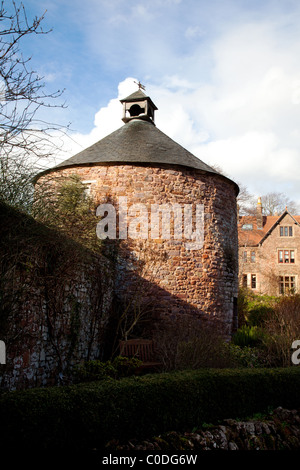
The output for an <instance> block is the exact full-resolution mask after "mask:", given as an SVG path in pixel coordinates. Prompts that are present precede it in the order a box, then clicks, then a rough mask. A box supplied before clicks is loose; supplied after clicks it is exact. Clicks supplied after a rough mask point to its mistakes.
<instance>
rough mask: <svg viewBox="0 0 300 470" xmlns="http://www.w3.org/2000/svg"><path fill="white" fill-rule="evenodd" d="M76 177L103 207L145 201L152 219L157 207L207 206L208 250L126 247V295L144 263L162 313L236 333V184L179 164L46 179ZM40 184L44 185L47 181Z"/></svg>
mask: <svg viewBox="0 0 300 470" xmlns="http://www.w3.org/2000/svg"><path fill="white" fill-rule="evenodd" d="M75 173H76V174H77V175H79V176H80V177H81V178H82V180H83V181H88V182H89V183H88V185H89V187H90V191H91V195H92V196H93V197H94V198H95V200H96V202H97V204H101V203H105V202H107V201H110V202H112V203H113V204H115V205H116V204H117V201H118V197H119V196H125V197H127V204H128V207H130V206H131V205H132V204H135V203H142V204H145V205H146V206H147V207H148V208H149V213H150V207H151V204H166V203H169V204H175V203H177V204H180V205H184V204H194V205H195V204H203V205H204V212H205V219H204V230H205V231H204V235H205V238H204V246H203V248H202V249H200V250H187V249H186V245H185V243H184V241H182V240H175V239H173V238H172V237H171V238H170V239H169V240H164V239H156V240H152V239H147V240H140V241H138V240H133V241H130V240H129V241H127V242H122V244H121V248H122V247H123V250H121V251H120V253H119V254H121V253H122V256H119V258H118V260H119V269H118V273H119V284H118V285H119V293H120V295H121V296H126V295H127V294H130V291H132V284H131V285H130V284H128V282H129V283H130V282H131V280H132V276H131V277H130V276H128V271H130V269H129V268H130V267H132V265H131V264H130V262H131V261H132V259H133V258H134V259H135V261H136V259H140V258H143V259H144V260H145V265H144V266H143V268H140V270H136V271H135V272H136V273H137V274H138V276H140V275H141V276H142V278H143V279H145V280H146V281H145V284H144V287H143V295H144V296H148V298H150V299H151V300H152V301H153V302H154V304H155V305H156V307H157V308H158V310H159V311H160V313H163V314H165V315H167V316H170V315H176V314H183V313H193V314H194V315H197V316H199V317H201V318H205V319H208V320H209V321H212V322H216V321H218V322H220V325H221V327H222V331H223V333H224V334H225V335H228V334H230V333H231V330H232V321H233V303H234V298H235V297H237V289H238V266H237V261H238V242H237V219H236V194H235V188H234V186H233V184H232V183H230V182H229V181H228V180H226V179H224V178H222V177H221V176H218V175H214V174H212V175H209V174H205V173H203V172H201V171H199V170H193V169H186V168H183V167H174V166H172V167H171V166H165V167H164V168H161V167H145V166H133V165H107V166H100V165H99V166H97V165H96V166H91V167H77V168H68V169H62V170H59V171H57V172H55V173H51V174H50V175H48V176H46V177H45V178H49V176H50V177H51V178H53V177H57V176H64V177H65V176H69V175H71V174H75ZM39 182H40V183H43V179H41V180H40V181H39ZM129 245H130V246H129ZM126 258H127V259H126ZM135 261H134V263H133V266H134V265H135ZM131 274H132V271H131ZM130 286H131V287H130Z"/></svg>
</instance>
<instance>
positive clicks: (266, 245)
mask: <svg viewBox="0 0 300 470" xmlns="http://www.w3.org/2000/svg"><path fill="white" fill-rule="evenodd" d="M238 222H239V223H238V235H239V282H240V285H241V286H243V287H248V288H250V289H251V290H253V291H254V292H257V293H262V294H270V295H279V294H288V293H292V292H297V291H298V292H299V291H300V284H299V283H300V216H299V215H298V216H295V215H292V214H290V212H289V211H288V208H286V209H285V210H284V212H283V213H282V214H280V215H274V216H263V215H262V204H261V199H260V198H259V199H258V203H257V210H256V216H240V217H239V218H238Z"/></svg>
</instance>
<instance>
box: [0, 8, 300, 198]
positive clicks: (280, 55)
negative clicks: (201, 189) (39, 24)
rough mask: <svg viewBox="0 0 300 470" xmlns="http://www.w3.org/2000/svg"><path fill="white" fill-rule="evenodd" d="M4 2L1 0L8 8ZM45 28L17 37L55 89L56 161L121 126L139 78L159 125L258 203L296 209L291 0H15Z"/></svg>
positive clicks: (296, 30) (299, 125)
mask: <svg viewBox="0 0 300 470" xmlns="http://www.w3.org/2000/svg"><path fill="white" fill-rule="evenodd" d="M7 4H9V2H8V1H7ZM24 4H25V7H26V11H27V13H28V16H29V17H33V16H40V15H41V14H43V13H44V11H45V10H47V12H46V16H45V20H44V21H43V27H44V29H48V28H49V29H50V28H52V29H53V31H52V32H51V33H50V34H48V35H46V36H36V37H31V38H28V39H27V40H25V41H24V43H23V46H22V50H23V53H24V55H25V56H27V55H31V56H32V64H31V65H32V68H34V69H35V70H37V71H38V72H39V73H40V74H41V75H43V76H44V77H45V83H46V90H47V91H49V92H51V91H55V90H57V89H61V88H65V89H66V91H65V93H64V99H65V101H66V104H67V106H68V107H67V109H65V110H61V109H57V110H49V116H48V119H49V120H50V121H55V122H59V123H62V124H66V123H68V122H71V128H72V129H73V132H72V134H71V135H72V140H70V139H66V141H65V146H64V150H65V153H64V154H62V155H61V157H60V158H62V159H65V158H68V157H69V156H71V155H73V154H74V153H77V151H80V150H81V149H82V148H84V147H87V146H88V145H91V144H92V143H94V142H96V141H97V140H99V139H100V138H102V137H104V136H105V135H107V134H108V133H110V132H112V131H113V130H115V129H117V128H118V127H120V126H121V125H123V123H122V121H121V113H122V111H121V105H120V103H119V99H120V98H122V97H124V96H127V95H128V94H130V93H131V92H132V91H134V90H136V85H135V84H134V80H140V81H141V82H142V83H143V84H144V85H145V86H146V92H147V94H149V95H150V96H151V98H152V100H153V101H154V103H155V104H156V105H157V107H158V111H157V113H156V125H157V127H158V128H159V129H160V130H162V131H163V132H165V133H166V134H168V135H169V136H170V137H171V138H173V139H174V140H176V141H177V142H178V143H180V144H181V145H183V146H184V147H186V148H187V149H188V150H189V151H191V152H192V153H194V154H195V155H196V156H197V157H199V158H200V159H202V160H203V161H205V162H206V163H208V164H213V165H218V166H219V167H220V168H222V169H223V171H224V173H226V174H227V175H228V176H230V177H232V178H234V179H235V180H236V181H238V182H241V183H242V184H243V185H245V186H247V187H248V189H249V191H251V192H252V193H254V194H255V195H256V196H259V195H262V194H265V193H266V192H270V191H279V192H284V193H286V194H287V195H288V196H289V197H290V199H293V200H295V201H298V202H300V184H299V183H300V61H299V56H300V2H299V1H298V0H269V1H268V0H260V1H256V0H223V1H221V0H210V1H209V2H207V1H203V0H151V1H149V0H134V1H133V0H126V1H125V0H85V2H82V0H80V1H79V0H25V1H24Z"/></svg>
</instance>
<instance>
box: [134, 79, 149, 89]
mask: <svg viewBox="0 0 300 470" xmlns="http://www.w3.org/2000/svg"><path fill="white" fill-rule="evenodd" d="M134 83H136V84H137V86H138V87H139V90H145V89H146V87H145V86H144V85H142V84H141V82H140V81H139V82H136V81H134Z"/></svg>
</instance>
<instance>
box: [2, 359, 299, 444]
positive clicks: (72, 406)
mask: <svg viewBox="0 0 300 470" xmlns="http://www.w3.org/2000/svg"><path fill="white" fill-rule="evenodd" d="M299 390H300V368H297V367H292V368H285V369H253V370H249V369H245V370H236V369H233V370H228V369H227V370H213V369H211V370H198V371H183V372H176V373H168V374H153V375H145V376H142V377H133V378H126V379H121V380H113V379H111V380H107V381H102V382H92V383H88V384H86V383H85V384H78V385H72V386H66V387H53V388H44V389H30V390H26V391H22V392H21V391H14V392H9V393H5V394H3V395H0V422H1V433H2V436H1V440H0V442H1V446H3V448H5V447H8V446H9V447H15V448H18V449H19V448H22V447H26V449H27V450H29V449H32V450H34V449H43V450H45V449H49V450H51V449H59V448H62V449H91V448H98V449H100V448H101V447H102V446H103V445H105V443H107V442H108V441H109V440H111V439H120V440H122V439H129V438H134V437H137V438H143V437H151V436H154V435H158V434H160V433H163V432H166V431H171V430H173V431H186V430H188V429H192V428H195V427H196V426H201V424H203V423H214V424H216V423H217V422H218V421H220V420H222V419H225V418H244V417H247V416H251V415H252V414H253V413H256V412H266V411H268V409H270V408H275V407H277V406H283V407H287V408H300V394H299Z"/></svg>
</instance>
